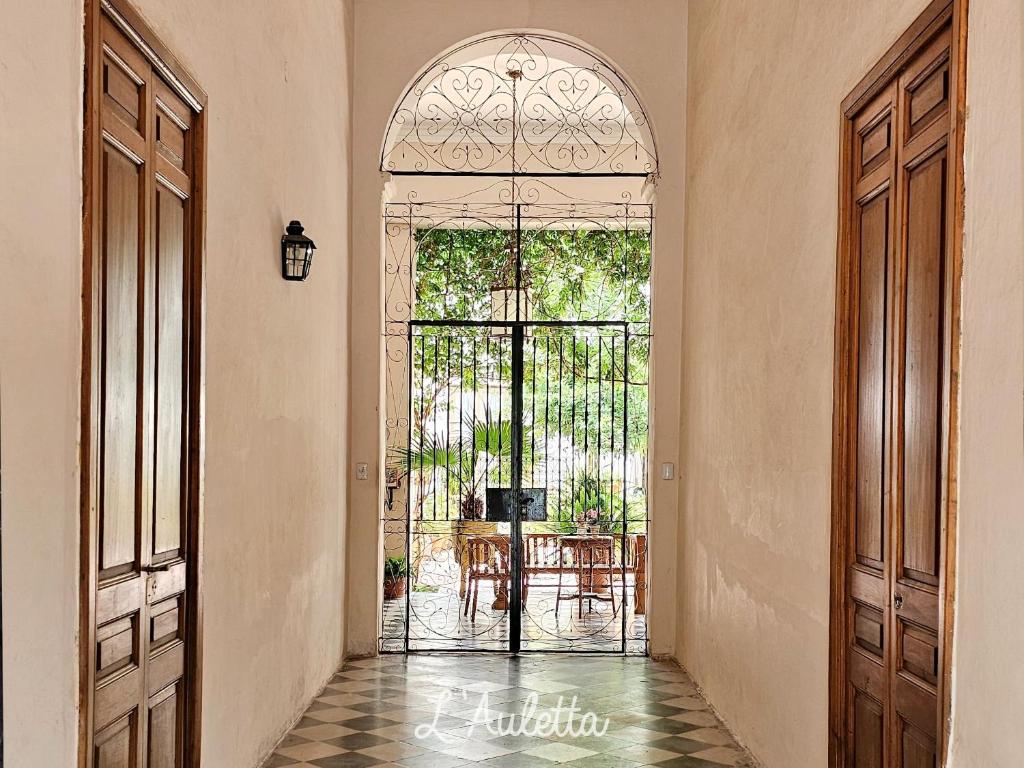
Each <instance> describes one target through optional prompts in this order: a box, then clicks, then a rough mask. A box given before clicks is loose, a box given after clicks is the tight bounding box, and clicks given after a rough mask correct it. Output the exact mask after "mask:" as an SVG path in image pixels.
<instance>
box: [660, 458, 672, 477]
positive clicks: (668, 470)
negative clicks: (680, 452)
mask: <svg viewBox="0 0 1024 768" xmlns="http://www.w3.org/2000/svg"><path fill="white" fill-rule="evenodd" d="M675 476H676V465H675V464H673V463H672V462H671V461H666V462H665V463H664V464H662V465H661V479H662V480H671V479H672V478H674V477H675Z"/></svg>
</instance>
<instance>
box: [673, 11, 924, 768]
mask: <svg viewBox="0 0 1024 768" xmlns="http://www.w3.org/2000/svg"><path fill="white" fill-rule="evenodd" d="M925 5H927V0H898V1H897V0H828V2H817V3H800V2H771V3H759V2H746V1H744V0H693V2H691V3H690V24H689V33H690V35H689V67H690V71H689V77H690V86H689V107H688V109H689V112H688V119H687V122H688V129H689V134H688V143H687V158H688V168H687V185H688V186H687V212H686V221H687V230H686V259H685V271H684V281H683V282H684V286H685V290H684V292H683V300H682V305H683V339H684V343H683V363H682V430H681V435H682V447H681V456H680V462H681V465H682V467H683V480H682V484H683V487H682V489H681V492H680V496H681V499H682V504H681V517H680V524H679V562H680V572H679V576H680V578H679V589H678V594H677V599H678V604H679V609H678V619H677V626H678V627H679V633H678V642H677V645H676V651H677V654H678V658H679V659H680V661H682V662H683V664H684V665H685V666H686V667H687V668H688V669H689V670H690V672H691V673H692V674H693V675H694V677H695V678H696V680H697V682H698V683H699V684H700V685H701V686H703V688H704V690H705V691H706V692H707V695H708V698H709V699H710V700H711V702H712V704H714V705H715V706H716V707H717V708H718V710H719V712H720V713H721V714H722V716H723V717H724V718H725V720H726V721H727V722H728V723H729V724H730V725H731V726H732V727H733V728H735V730H736V732H737V734H738V736H739V737H740V739H741V740H742V741H743V742H745V743H746V744H747V745H748V746H749V747H750V748H751V749H752V750H753V752H754V754H755V755H756V756H757V757H758V758H760V759H761V760H762V761H763V763H764V765H765V766H768V767H769V768H783V767H784V768H820V767H821V766H823V765H825V764H826V748H827V724H826V717H827V709H828V673H827V669H828V609H829V606H828V587H829V574H828V565H829V508H830V481H831V477H830V474H831V473H830V462H831V419H832V349H833V322H834V312H835V303H834V300H835V287H834V286H835V256H836V195H837V189H838V181H837V179H838V155H839V151H838V146H839V145H838V141H839V103H840V101H841V100H842V98H843V97H844V96H845V95H846V94H847V93H848V92H849V90H850V89H851V88H852V87H853V86H854V85H855V84H856V82H857V81H858V80H859V79H860V77H861V76H862V75H863V74H864V73H866V72H867V70H868V69H869V67H870V66H871V65H872V64H873V63H874V62H875V61H876V60H877V59H878V58H879V56H881V55H882V53H884V51H885V50H886V48H888V47H889V45H891V44H892V42H893V41H894V40H895V39H896V38H897V37H898V36H899V34H900V33H901V32H902V31H903V30H904V29H905V28H906V27H907V25H909V24H910V22H911V21H912V20H913V19H914V17H915V16H916V15H917V14H918V13H919V12H920V11H921V10H922V9H923V8H924V7H925Z"/></svg>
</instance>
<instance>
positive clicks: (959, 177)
mask: <svg viewBox="0 0 1024 768" xmlns="http://www.w3.org/2000/svg"><path fill="white" fill-rule="evenodd" d="M967 6H968V0H933V2H932V3H930V4H929V5H928V7H927V8H926V9H925V10H924V11H923V12H922V13H921V15H920V16H918V17H917V19H915V20H914V22H913V23H912V24H911V25H910V26H909V27H908V28H907V30H906V31H905V32H904V33H903V34H902V35H901V36H900V38H899V39H898V40H897V41H896V42H895V43H894V44H893V45H892V47H890V48H889V50H888V51H887V52H886V53H885V55H883V56H882V58H881V59H879V60H878V62H877V63H876V64H875V65H874V66H873V67H872V68H871V70H870V71H869V72H868V74H867V75H865V77H864V78H863V79H862V80H861V81H860V82H859V83H858V84H857V86H856V87H855V88H854V89H853V90H852V91H851V92H850V93H849V95H848V96H847V97H846V98H845V99H843V102H842V106H841V122H840V157H839V220H838V243H837V254H836V315H835V348H834V353H835V359H834V377H833V412H832V504H831V524H832V529H831V562H830V577H831V578H830V592H829V715H828V723H829V734H828V752H829V762H828V764H829V768H849V766H848V765H847V762H846V745H847V739H848V736H849V734H848V733H847V723H846V708H847V707H846V705H847V701H846V685H845V680H846V676H845V672H846V667H847V656H848V653H847V647H846V646H847V644H846V638H847V636H848V628H849V622H850V616H849V615H848V612H847V610H846V592H847V573H846V563H847V561H848V554H849V539H848V537H847V535H846V531H847V526H848V522H849V519H850V510H849V505H848V502H849V499H850V498H851V497H852V496H851V495H852V483H853V477H852V476H851V473H849V472H848V471H847V467H848V463H847V462H848V457H850V456H851V455H852V453H853V452H854V451H855V449H856V446H855V444H854V442H853V438H854V435H855V434H856V430H855V428H854V425H853V422H852V421H851V417H852V416H853V415H854V413H855V412H854V410H853V404H854V402H855V396H856V388H855V386H854V383H853V381H852V377H851V370H850V368H851V366H850V362H851V360H850V355H851V350H852V348H853V344H854V343H855V336H854V332H855V328H856V325H855V322H854V321H855V316H854V315H855V312H856V307H854V306H853V303H852V296H853V293H852V281H853V280H854V279H855V278H856V276H857V272H856V270H855V269H854V263H853V262H854V258H853V257H854V254H853V245H854V244H853V242H852V235H851V230H850V226H849V221H850V217H851V215H852V211H853V210H854V200H853V195H852V180H853V168H852V166H851V158H852V156H853V151H852V149H853V135H854V131H853V118H854V117H855V115H856V114H857V112H858V111H859V110H860V109H861V108H862V107H863V106H864V105H865V104H867V103H868V101H870V100H871V99H872V98H874V97H875V96H877V95H878V94H879V93H880V92H881V91H882V90H883V89H884V88H885V87H886V86H887V85H888V83H889V82H890V81H891V80H892V78H893V76H894V75H895V74H896V73H897V72H898V71H899V70H900V69H901V68H902V67H903V66H904V65H905V64H906V63H907V62H908V61H909V60H910V59H911V58H912V57H913V56H914V55H915V54H916V53H917V52H918V51H920V50H921V49H922V48H923V47H924V46H925V45H926V44H927V43H928V42H929V41H930V39H931V38H932V36H933V35H934V33H935V32H936V31H938V30H939V29H940V28H941V27H942V26H943V25H945V24H946V23H949V22H950V21H951V22H952V33H951V46H952V50H951V51H950V70H951V71H950V80H951V88H950V96H949V98H950V107H949V109H950V116H951V119H952V120H953V121H954V125H953V131H952V135H951V141H950V150H949V155H950V158H951V161H952V169H953V172H952V173H950V174H949V179H948V181H947V195H948V199H949V200H951V201H952V205H953V215H952V216H950V217H949V219H948V221H947V231H946V237H947V242H948V243H949V247H950V257H951V269H952V290H951V296H950V305H951V308H952V312H951V317H950V325H949V335H948V337H947V338H946V339H945V341H944V343H945V345H946V348H947V349H948V350H949V357H948V360H949V366H950V375H949V392H948V395H947V396H946V408H947V414H946V415H947V417H948V421H947V424H948V452H947V456H946V468H945V469H946V480H945V487H944V488H943V493H944V498H943V506H944V514H943V520H942V532H943V535H944V537H945V538H944V547H943V551H942V553H941V556H942V565H941V567H940V582H941V583H940V592H941V594H942V599H941V600H940V604H939V613H940V618H939V625H940V628H939V640H940V645H939V670H940V673H939V681H938V689H939V690H938V699H939V701H940V708H941V715H940V717H941V722H940V723H939V727H938V730H937V733H938V734H939V765H940V766H942V765H945V763H946V758H947V755H948V751H949V735H950V692H951V685H950V682H951V674H952V639H953V618H954V616H953V613H954V598H955V586H956V521H957V460H958V456H959V397H958V391H959V370H960V283H961V275H962V271H963V223H964V122H965V97H966V93H967V78H966V64H967Z"/></svg>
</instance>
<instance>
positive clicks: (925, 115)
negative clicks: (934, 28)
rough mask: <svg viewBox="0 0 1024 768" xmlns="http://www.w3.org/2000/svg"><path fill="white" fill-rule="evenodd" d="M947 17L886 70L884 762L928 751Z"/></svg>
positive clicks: (941, 447) (935, 639)
mask: <svg viewBox="0 0 1024 768" xmlns="http://www.w3.org/2000/svg"><path fill="white" fill-rule="evenodd" d="M949 65H950V36H949V30H948V28H947V29H946V30H945V32H944V33H943V34H941V35H939V36H938V37H937V38H936V39H935V40H933V41H932V43H931V44H929V45H928V46H926V47H925V48H924V50H922V51H921V52H920V53H918V54H917V56H916V57H915V58H914V59H912V60H911V62H910V63H909V64H908V66H907V67H906V69H905V70H904V71H903V73H902V74H901V75H900V77H899V79H898V81H897V88H898V99H899V107H898V110H897V114H898V129H897V137H898V142H899V146H898V151H897V155H898V157H899V171H898V177H897V200H898V204H899V215H900V224H901V226H900V233H899V236H900V265H899V277H898V286H899V287H898V295H899V297H900V302H901V304H900V311H899V313H898V315H897V318H896V322H895V329H896V337H897V343H896V346H895V351H896V353H897V365H898V371H897V378H896V382H895V384H896V386H895V393H894V394H895V397H894V401H895V404H896V408H895V417H896V418H895V432H894V443H895V446H896V455H895V461H894V467H893V469H894V480H895V482H894V483H893V492H892V493H893V517H892V543H893V557H892V563H891V569H892V588H891V593H892V594H891V599H892V613H891V617H890V636H891V637H892V639H893V659H892V669H891V675H890V680H891V684H890V685H891V687H890V691H891V709H890V718H891V720H892V725H891V728H890V738H891V742H890V748H891V750H892V753H893V757H894V761H893V763H892V764H893V765H897V766H906V768H926V767H927V768H933V767H934V766H935V765H936V764H937V756H938V753H939V745H938V739H937V737H938V734H939V719H940V717H939V714H940V709H941V708H940V706H939V701H938V696H937V694H938V683H939V643H940V641H939V635H940V631H939V626H940V625H939V621H940V611H939V599H940V598H939V595H940V586H941V569H942V556H943V554H942V534H943V527H944V517H945V515H944V512H943V510H944V508H945V491H944V489H945V487H946V483H945V479H946V471H945V468H946V465H947V461H948V445H949V441H948V439H947V437H948V419H947V414H948V412H949V408H948V405H949V404H948V391H949V370H950V369H949V344H950V339H951V336H950V326H949V323H948V318H949V317H950V308H949V302H950V299H951V295H952V291H951V286H952V273H951V269H950V267H951V265H952V260H951V259H950V258H948V255H947V252H948V244H947V241H946V232H947V226H948V220H947V217H948V216H949V215H950V206H949V205H947V189H948V184H949V178H948V151H949V134H950V113H949V103H950V99H949Z"/></svg>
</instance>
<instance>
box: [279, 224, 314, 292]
mask: <svg viewBox="0 0 1024 768" xmlns="http://www.w3.org/2000/svg"><path fill="white" fill-rule="evenodd" d="M315 250H316V243H314V242H313V241H312V240H310V239H309V238H308V237H306V236H305V235H304V234H302V222H299V221H291V222H289V224H288V227H287V229H286V230H285V235H284V236H283V237H282V238H281V277H283V278H284V279H285V280H298V281H301V280H305V279H306V278H307V277H309V267H310V265H311V264H312V263H313V251H315Z"/></svg>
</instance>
